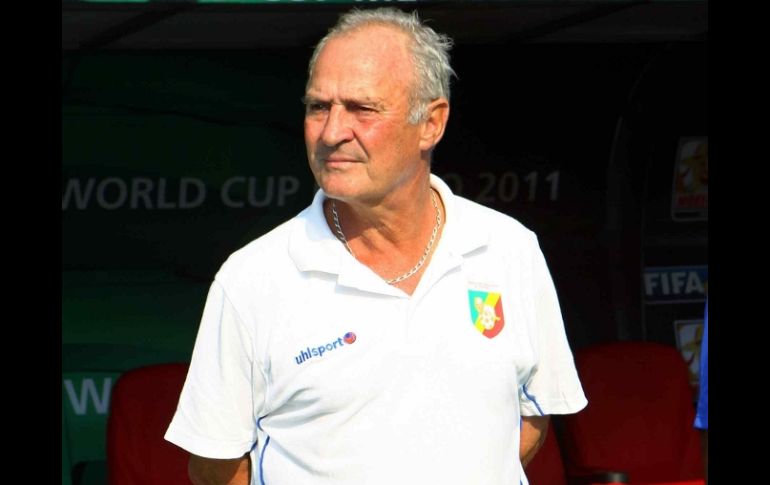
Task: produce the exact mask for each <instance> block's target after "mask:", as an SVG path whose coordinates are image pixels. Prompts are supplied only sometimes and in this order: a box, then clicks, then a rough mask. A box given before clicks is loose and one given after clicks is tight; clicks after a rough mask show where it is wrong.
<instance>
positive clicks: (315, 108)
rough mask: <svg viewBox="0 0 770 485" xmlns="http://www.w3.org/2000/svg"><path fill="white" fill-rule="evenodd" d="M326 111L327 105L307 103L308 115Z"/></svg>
mask: <svg viewBox="0 0 770 485" xmlns="http://www.w3.org/2000/svg"><path fill="white" fill-rule="evenodd" d="M327 109H328V105H327V104H326V103H309V104H308V105H307V110H308V111H309V112H310V113H318V112H320V111H325V110H327Z"/></svg>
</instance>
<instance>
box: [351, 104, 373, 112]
mask: <svg viewBox="0 0 770 485" xmlns="http://www.w3.org/2000/svg"><path fill="white" fill-rule="evenodd" d="M350 110H351V111H355V112H358V113H376V112H377V110H376V109H374V108H373V107H371V106H365V105H360V104H356V105H353V106H351V107H350Z"/></svg>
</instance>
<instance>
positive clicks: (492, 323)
mask: <svg viewBox="0 0 770 485" xmlns="http://www.w3.org/2000/svg"><path fill="white" fill-rule="evenodd" d="M468 302H469V303H470V306H471V323H473V326H474V327H475V328H476V330H478V331H479V332H481V333H482V334H483V335H484V336H485V337H488V338H493V337H495V336H496V335H497V334H498V333H500V331H501V330H502V329H503V327H504V326H505V316H504V315H503V299H502V297H501V296H500V293H495V292H492V291H479V290H468Z"/></svg>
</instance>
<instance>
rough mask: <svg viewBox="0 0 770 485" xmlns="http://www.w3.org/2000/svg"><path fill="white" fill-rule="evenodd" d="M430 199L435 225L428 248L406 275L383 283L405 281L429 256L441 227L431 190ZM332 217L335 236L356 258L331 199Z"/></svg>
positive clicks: (439, 216) (436, 204)
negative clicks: (434, 213)
mask: <svg viewBox="0 0 770 485" xmlns="http://www.w3.org/2000/svg"><path fill="white" fill-rule="evenodd" d="M430 199H431V201H433V208H434V209H436V225H435V226H433V233H432V234H431V235H430V241H428V246H427V247H426V248H425V251H424V252H423V253H422V257H421V258H420V260H419V261H417V264H416V265H414V267H413V268H412V269H410V270H409V271H407V272H406V273H404V274H402V275H401V276H397V277H395V278H392V279H389V280H385V282H386V283H387V284H389V285H395V284H396V283H400V282H402V281H404V280H405V279H407V278H409V277H410V276H412V275H413V274H415V273H416V272H418V271H419V270H420V268H422V265H423V264H425V260H426V259H428V255H429V254H430V250H431V248H433V243H434V242H435V241H436V234H438V229H439V227H441V211H440V210H438V202H436V195H435V194H434V193H433V190H432V189H431V191H430ZM332 216H333V217H334V227H335V229H337V235H338V236H339V238H340V240H341V241H342V242H343V243H345V247H346V248H347V249H348V252H349V253H350V255H351V256H353V257H354V258H355V257H356V255H355V254H353V250H352V249H350V244H348V239H347V238H346V237H345V233H343V232H342V227H341V226H340V217H339V215H338V214H337V206H336V205H335V204H334V200H333V199H332Z"/></svg>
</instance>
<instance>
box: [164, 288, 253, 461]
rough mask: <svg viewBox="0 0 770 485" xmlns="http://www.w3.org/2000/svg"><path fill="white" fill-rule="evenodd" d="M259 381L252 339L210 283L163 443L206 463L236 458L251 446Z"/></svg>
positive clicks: (220, 291)
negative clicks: (188, 368)
mask: <svg viewBox="0 0 770 485" xmlns="http://www.w3.org/2000/svg"><path fill="white" fill-rule="evenodd" d="M264 394H265V379H264V375H263V374H262V372H261V368H260V367H259V366H258V365H255V357H254V346H253V338H252V335H250V333H249V331H248V328H247V327H246V326H245V325H244V323H243V321H242V320H241V318H240V316H239V314H238V311H237V309H236V308H235V307H234V306H233V304H232V302H231V301H230V300H229V298H228V297H227V295H226V293H225V290H224V289H223V287H222V285H221V284H220V283H219V282H218V281H217V280H215V281H214V282H213V283H212V285H211V288H210V289H209V293H208V297H207V299H206V304H205V307H204V310H203V316H202V318H201V323H200V328H199V329H198V335H197V337H196V341H195V347H194V349H193V354H192V360H191V362H190V370H189V371H188V374H187V379H186V381H185V384H184V387H183V389H182V394H181V396H180V398H179V404H178V406H177V410H176V413H175V414H174V417H173V419H172V421H171V424H170V425H169V428H168V430H167V431H166V435H165V438H166V440H168V441H170V442H172V443H174V444H176V445H178V446H180V447H182V448H184V449H185V450H187V451H189V452H190V453H193V454H196V455H199V456H204V457H208V458H237V457H240V456H243V455H244V454H245V453H246V452H248V451H250V450H251V448H252V447H253V445H254V443H255V442H256V436H257V428H256V423H257V419H256V416H257V415H258V413H259V412H260V407H261V406H262V405H263V402H264Z"/></svg>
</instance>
